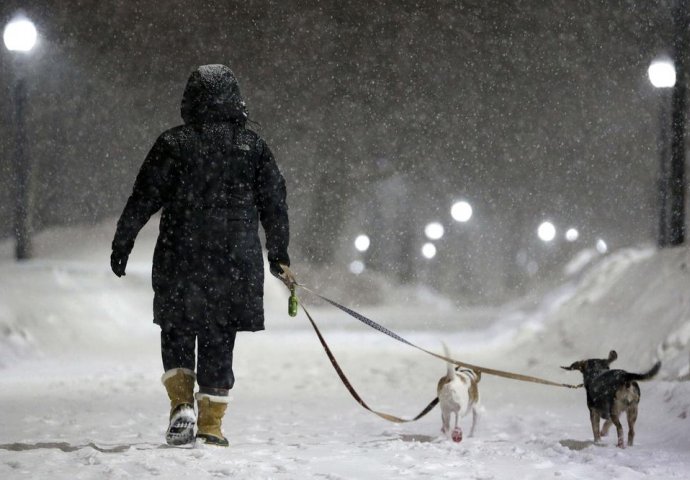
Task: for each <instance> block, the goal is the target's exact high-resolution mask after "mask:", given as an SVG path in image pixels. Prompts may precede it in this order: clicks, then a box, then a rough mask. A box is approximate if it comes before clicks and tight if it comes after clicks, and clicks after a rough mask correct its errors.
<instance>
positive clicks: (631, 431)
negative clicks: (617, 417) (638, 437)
mask: <svg viewBox="0 0 690 480" xmlns="http://www.w3.org/2000/svg"><path fill="white" fill-rule="evenodd" d="M627 417H628V446H629V447H632V446H633V441H634V440H635V421H636V420H637V405H631V406H630V408H628V412H627Z"/></svg>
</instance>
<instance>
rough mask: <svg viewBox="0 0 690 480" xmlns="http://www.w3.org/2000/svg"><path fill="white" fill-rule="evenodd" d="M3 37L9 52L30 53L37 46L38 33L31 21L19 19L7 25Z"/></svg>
mask: <svg viewBox="0 0 690 480" xmlns="http://www.w3.org/2000/svg"><path fill="white" fill-rule="evenodd" d="M2 37H3V40H4V41H5V46H6V47H7V49H8V50H11V51H14V52H29V51H30V50H31V49H32V48H34V45H36V39H37V38H38V33H37V32H36V27H35V26H34V24H33V22H31V20H29V19H28V18H25V17H17V18H15V19H14V20H12V21H10V23H8V24H7V26H6V27H5V32H4V33H3V36H2Z"/></svg>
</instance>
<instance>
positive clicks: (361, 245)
mask: <svg viewBox="0 0 690 480" xmlns="http://www.w3.org/2000/svg"><path fill="white" fill-rule="evenodd" d="M369 245H371V240H369V237H368V236H366V235H358V236H357V238H355V248H356V249H357V250H359V251H360V252H366V251H367V250H369Z"/></svg>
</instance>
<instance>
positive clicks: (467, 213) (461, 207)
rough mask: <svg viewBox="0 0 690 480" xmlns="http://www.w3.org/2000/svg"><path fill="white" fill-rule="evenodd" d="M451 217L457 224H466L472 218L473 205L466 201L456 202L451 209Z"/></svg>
mask: <svg viewBox="0 0 690 480" xmlns="http://www.w3.org/2000/svg"><path fill="white" fill-rule="evenodd" d="M450 215H451V216H452V217H453V220H455V221H456V222H466V221H468V220H469V219H470V218H472V205H470V204H469V203H467V202H465V201H464V200H463V201H460V202H455V203H454V204H453V206H452V207H451V208H450Z"/></svg>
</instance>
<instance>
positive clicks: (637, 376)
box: [626, 362, 661, 382]
mask: <svg viewBox="0 0 690 480" xmlns="http://www.w3.org/2000/svg"><path fill="white" fill-rule="evenodd" d="M660 368H661V362H656V363H655V364H654V366H653V367H652V369H651V370H650V371H648V372H647V373H628V374H627V376H626V378H627V380H628V381H629V382H632V381H635V380H649V379H650V378H652V377H653V376H654V375H656V374H657V373H659V369H660Z"/></svg>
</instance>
